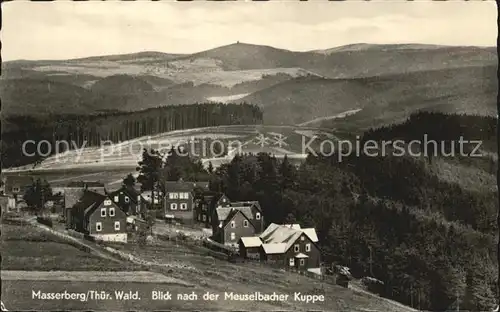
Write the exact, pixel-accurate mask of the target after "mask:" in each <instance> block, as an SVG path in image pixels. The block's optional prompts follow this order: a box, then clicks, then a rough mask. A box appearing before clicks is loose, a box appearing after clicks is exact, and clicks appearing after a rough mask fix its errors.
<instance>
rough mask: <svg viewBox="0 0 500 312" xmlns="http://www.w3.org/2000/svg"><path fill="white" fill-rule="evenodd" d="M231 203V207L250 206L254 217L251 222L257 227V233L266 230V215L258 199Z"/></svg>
mask: <svg viewBox="0 0 500 312" xmlns="http://www.w3.org/2000/svg"><path fill="white" fill-rule="evenodd" d="M230 205H231V207H250V210H251V211H252V219H251V220H250V222H251V223H252V225H253V226H254V228H255V233H256V234H258V233H262V232H263V231H264V226H265V223H264V215H263V213H262V208H261V207H260V203H259V202H258V201H256V200H254V201H238V202H231V204H230Z"/></svg>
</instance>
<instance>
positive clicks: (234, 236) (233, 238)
mask: <svg viewBox="0 0 500 312" xmlns="http://www.w3.org/2000/svg"><path fill="white" fill-rule="evenodd" d="M235 239H236V234H234V232H232V233H231V240H235Z"/></svg>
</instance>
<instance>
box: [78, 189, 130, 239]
mask: <svg viewBox="0 0 500 312" xmlns="http://www.w3.org/2000/svg"><path fill="white" fill-rule="evenodd" d="M126 223H127V216H126V215H125V212H123V211H122V210H121V209H120V207H118V205H117V204H115V203H114V202H113V201H112V200H111V198H110V197H109V196H108V195H103V194H100V193H96V192H93V191H88V190H85V191H84V193H83V196H82V197H81V198H80V199H79V201H78V202H77V203H76V204H75V205H74V206H73V208H72V210H71V228H72V229H74V230H75V231H77V232H80V233H83V234H85V235H89V236H91V237H93V238H94V239H96V240H102V241H114V242H125V243H126V242H127V228H126V227H127V224H126Z"/></svg>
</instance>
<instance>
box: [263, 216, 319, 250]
mask: <svg viewBox="0 0 500 312" xmlns="http://www.w3.org/2000/svg"><path fill="white" fill-rule="evenodd" d="M306 230H307V232H306V231H304V230H303V229H300V226H299V229H297V226H294V225H288V226H287V225H279V224H276V223H271V224H270V225H269V226H268V227H267V229H266V230H265V231H264V232H262V234H260V236H259V237H260V239H261V240H262V242H263V246H264V245H270V244H285V251H287V250H288V249H289V248H290V247H291V246H292V245H293V243H295V242H296V241H297V239H298V238H299V237H300V236H301V235H302V234H305V235H307V237H309V239H310V240H311V241H313V242H317V241H318V237H317V235H316V231H315V230H314V228H309V229H306ZM280 248H281V247H280ZM285 251H284V252H285Z"/></svg>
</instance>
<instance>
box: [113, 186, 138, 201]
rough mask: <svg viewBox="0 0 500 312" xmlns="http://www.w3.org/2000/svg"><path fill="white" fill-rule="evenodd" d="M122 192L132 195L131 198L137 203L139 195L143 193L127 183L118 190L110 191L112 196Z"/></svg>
mask: <svg viewBox="0 0 500 312" xmlns="http://www.w3.org/2000/svg"><path fill="white" fill-rule="evenodd" d="M121 192H124V193H126V194H127V195H128V197H130V199H131V200H132V201H133V202H134V203H137V196H142V194H141V193H140V192H139V191H137V190H136V189H135V188H133V187H127V186H125V185H122V187H121V188H119V189H117V190H116V191H114V192H111V193H109V195H110V196H115V195H117V194H119V193H121Z"/></svg>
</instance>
